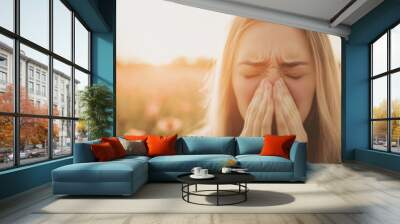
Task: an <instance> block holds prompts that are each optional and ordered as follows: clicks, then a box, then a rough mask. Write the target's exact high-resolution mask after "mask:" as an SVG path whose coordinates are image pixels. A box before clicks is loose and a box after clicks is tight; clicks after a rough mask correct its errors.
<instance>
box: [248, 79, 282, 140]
mask: <svg viewBox="0 0 400 224" xmlns="http://www.w3.org/2000/svg"><path fill="white" fill-rule="evenodd" d="M272 91H273V88H272V84H271V82H270V81H269V80H267V79H263V80H262V81H261V82H260V84H259V85H258V87H257V89H256V91H255V93H254V96H253V99H252V100H251V102H250V104H249V106H248V107H247V111H246V117H245V120H244V126H243V130H242V133H241V134H240V136H264V135H266V134H271V129H272V128H271V127H272V118H273V114H274V103H273V99H272Z"/></svg>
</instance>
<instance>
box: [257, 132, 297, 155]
mask: <svg viewBox="0 0 400 224" xmlns="http://www.w3.org/2000/svg"><path fill="white" fill-rule="evenodd" d="M295 139H296V135H285V136H277V135H266V136H264V146H263V148H262V149H261V152H260V155H262V156H280V157H284V158H286V159H289V157H290V148H291V147H292V144H293V142H294V140H295Z"/></svg>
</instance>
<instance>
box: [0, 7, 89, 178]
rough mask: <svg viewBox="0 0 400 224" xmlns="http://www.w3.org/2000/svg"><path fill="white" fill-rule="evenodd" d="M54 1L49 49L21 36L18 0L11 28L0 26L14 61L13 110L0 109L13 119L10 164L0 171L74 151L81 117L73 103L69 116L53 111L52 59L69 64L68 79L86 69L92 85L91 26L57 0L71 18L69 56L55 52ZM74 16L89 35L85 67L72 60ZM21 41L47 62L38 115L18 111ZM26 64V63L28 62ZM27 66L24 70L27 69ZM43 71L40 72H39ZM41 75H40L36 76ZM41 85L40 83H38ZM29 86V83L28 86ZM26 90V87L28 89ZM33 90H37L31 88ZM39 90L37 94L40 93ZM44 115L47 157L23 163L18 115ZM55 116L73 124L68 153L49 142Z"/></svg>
mask: <svg viewBox="0 0 400 224" xmlns="http://www.w3.org/2000/svg"><path fill="white" fill-rule="evenodd" d="M53 1H54V0H48V2H49V12H48V13H49V47H48V49H46V48H45V47H42V46H41V45H39V44H36V43H34V42H33V41H30V40H29V39H27V38H25V37H23V36H21V35H20V0H14V1H13V10H14V18H13V20H14V21H13V22H14V24H13V25H14V27H13V28H14V30H13V31H10V30H8V29H6V28H4V27H1V26H0V35H3V36H5V37H8V38H11V39H12V40H13V44H14V48H13V59H12V61H13V64H12V65H11V66H12V74H11V75H13V79H14V83H13V84H14V93H13V95H14V97H13V103H14V105H13V107H14V108H13V111H12V112H3V111H0V116H2V117H3V116H4V117H11V118H12V119H13V155H14V156H13V157H14V158H13V160H14V161H13V166H11V167H5V168H0V172H2V171H4V170H10V169H15V168H18V167H23V166H29V165H33V164H37V163H43V162H46V161H49V160H54V159H62V158H65V157H70V156H72V155H73V152H74V143H75V125H76V124H75V123H76V121H78V120H79V119H80V118H79V117H75V108H74V107H72V108H71V110H72V112H71V114H70V116H56V115H53V96H54V95H53V75H54V73H53V59H55V60H58V61H59V62H62V63H64V64H66V65H69V66H71V68H72V69H71V83H72V84H73V83H74V82H75V69H77V70H79V71H81V72H83V73H85V74H87V75H88V77H89V83H88V86H91V84H92V73H91V65H92V63H91V48H92V46H91V36H92V31H91V29H89V27H88V26H87V24H86V23H85V22H84V21H83V19H82V18H81V17H80V16H79V14H78V13H76V12H75V11H74V10H73V9H72V7H71V6H70V5H69V4H68V3H67V2H66V1H65V0H59V1H60V2H61V3H62V4H63V5H64V6H65V7H66V8H67V9H68V10H70V11H71V18H70V23H71V33H70V35H71V49H70V50H71V58H70V59H67V58H64V57H63V56H61V55H59V54H57V53H55V52H54V51H53V50H54V48H53V47H54V45H53V43H54V39H53V32H54V29H53V24H54V23H53V21H54V17H53V15H54V14H53V10H54V9H53ZM75 18H76V19H77V20H79V22H80V23H81V24H82V25H83V26H84V28H85V29H86V30H87V31H88V35H89V37H88V38H89V39H88V48H89V49H88V61H89V65H88V69H85V68H83V67H81V66H80V65H78V64H76V63H75ZM21 44H23V45H25V46H27V47H30V48H32V49H33V50H36V51H38V52H40V53H43V54H45V55H47V56H48V58H49V63H48V71H47V72H48V74H47V75H48V76H47V78H48V84H47V85H46V87H45V88H46V91H47V93H45V94H46V97H48V102H47V103H48V108H49V109H48V112H47V114H46V115H39V114H28V113H21V111H20V84H21V83H20V69H21V68H20V64H21V63H20V58H21V57H20V45H21ZM27 66H28V64H27ZM28 68H30V67H27V71H28ZM41 74H42V73H40V75H41ZM25 75H26V77H27V80H26V81H27V82H28V81H29V80H31V79H30V74H29V73H27V74H25ZM33 75H34V77H33V80H32V81H33V83H34V86H35V83H36V77H35V75H36V70H33ZM39 78H41V77H39ZM39 83H41V79H39ZM40 86H42V85H40ZM74 86H75V85H72V86H71V90H70V91H71V93H72V95H73V97H72V99H71V100H72V105H74V103H75V88H74ZM27 87H28V86H27ZM27 91H29V90H28V89H27ZM34 91H36V90H35V89H34ZM41 95H42V94H40V96H41ZM24 117H25V118H44V119H47V122H48V136H47V142H48V143H49V144H48V145H47V150H48V157H47V158H43V160H41V161H38V162H32V163H26V164H21V161H20V149H19V147H20V143H19V141H20V119H21V118H24ZM55 120H66V121H71V125H72V126H71V128H72V133H71V153H70V154H68V155H62V156H54V155H53V152H54V148H55V147H54V146H53V144H52V142H53V121H55Z"/></svg>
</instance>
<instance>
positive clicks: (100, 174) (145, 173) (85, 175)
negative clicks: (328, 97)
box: [52, 137, 306, 195]
mask: <svg viewBox="0 0 400 224" xmlns="http://www.w3.org/2000/svg"><path fill="white" fill-rule="evenodd" d="M263 141H264V140H263V138H262V137H236V138H235V137H180V138H178V140H177V142H176V150H177V155H171V156H157V157H153V158H150V157H147V156H127V157H125V158H122V159H118V160H113V161H108V162H96V161H95V158H94V155H93V154H92V151H91V148H90V145H91V144H95V143H99V141H91V142H84V143H77V144H75V151H74V156H73V160H74V163H73V164H70V165H66V166H63V167H59V168H57V169H55V170H53V172H52V178H53V179H52V180H53V183H52V184H53V185H52V186H53V193H54V194H67V195H131V194H134V193H135V192H136V191H137V190H138V189H139V188H140V187H141V186H143V185H144V184H145V183H147V182H148V181H152V182H163V181H176V177H177V176H178V175H180V174H183V173H187V172H190V170H191V169H192V168H193V167H196V166H200V167H203V168H207V169H209V170H210V171H211V172H218V171H219V170H220V169H221V168H222V167H223V166H224V165H226V163H227V161H228V160H231V159H234V160H236V161H237V162H238V164H239V165H240V166H241V167H242V168H247V169H248V171H249V172H250V173H251V174H253V175H254V176H255V177H256V181H260V182H282V181H283V182H304V181H305V180H306V144H305V143H299V142H295V143H294V144H293V145H292V148H291V150H290V159H285V158H282V157H276V156H260V155H258V154H259V152H260V150H261V148H262V147H263Z"/></svg>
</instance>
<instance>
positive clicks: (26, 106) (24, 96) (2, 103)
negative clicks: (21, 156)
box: [0, 85, 59, 149]
mask: <svg viewBox="0 0 400 224" xmlns="http://www.w3.org/2000/svg"><path fill="white" fill-rule="evenodd" d="M13 107H14V97H13V86H12V85H9V86H8V87H7V90H6V92H5V93H2V94H0V111H2V112H13ZM20 111H21V113H22V114H35V115H37V114H39V115H47V114H48V107H47V106H41V105H34V103H33V101H31V100H30V99H29V96H28V93H27V92H26V90H25V88H23V87H21V89H20ZM0 127H1V128H0V147H1V148H12V147H13V118H12V117H11V116H0ZM20 127H21V128H20V139H19V140H20V148H21V149H24V148H25V146H26V145H37V144H42V145H45V144H46V143H47V139H48V138H47V137H48V131H49V126H48V119H47V118H32V117H21V118H20ZM58 135H59V128H58V127H53V138H57V137H58Z"/></svg>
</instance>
